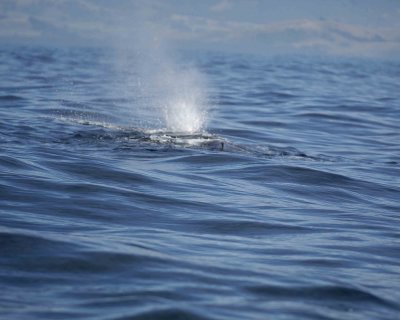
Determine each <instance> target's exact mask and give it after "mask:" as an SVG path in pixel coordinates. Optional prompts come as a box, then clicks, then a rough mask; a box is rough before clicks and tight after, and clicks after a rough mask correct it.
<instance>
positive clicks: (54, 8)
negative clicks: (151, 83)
mask: <svg viewBox="0 0 400 320" xmlns="http://www.w3.org/2000/svg"><path fill="white" fill-rule="evenodd" d="M143 41H153V42H159V43H163V44H164V45H165V44H167V45H176V46H178V47H184V48H185V47H188V48H195V49H205V50H210V49H211V50H232V51H238V52H256V53H266V54H271V53H272V54H274V53H297V52H298V53H306V52H311V53H331V54H338V55H361V56H378V57H379V56H381V57H387V56H390V57H397V56H399V57H400V0H202V1H194V0H193V1H191V0H143V1H140V0H136V1H134V0H131V1H128V0H113V1H108V0H1V1H0V45H1V46H6V45H7V44H9V43H14V42H17V43H24V44H35V43H40V44H53V45H86V44H87V45H99V44H100V45H121V44H129V43H131V44H134V43H143ZM118 43H119V44H118Z"/></svg>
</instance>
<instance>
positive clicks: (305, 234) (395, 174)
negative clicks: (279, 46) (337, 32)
mask: <svg viewBox="0 0 400 320" xmlns="http://www.w3.org/2000/svg"><path fill="white" fill-rule="evenodd" d="M136 58H137V59H139V58H138V57H137V56H135V54H132V55H124V57H120V58H118V55H117V54H114V53H110V52H108V51H107V50H95V49H77V48H76V49H65V48H64V49H54V48H40V47H13V48H6V49H5V48H3V49H1V51H0V288H1V293H0V318H1V319H115V320H117V319H118V320H127V319H132V320H133V319H230V320H231V319H399V317H400V302H399V301H400V170H399V168H400V124H399V120H400V64H399V63H398V62H393V61H392V62H390V61H380V60H373V59H357V58H328V57H302V56H297V57H257V56H251V55H234V54H215V53H214V54H212V53H204V54H190V53H185V54H182V55H179V56H177V57H176V59H175V62H174V63H175V65H174V67H173V68H172V71H171V68H161V67H160V68H159V67H153V68H150V69H147V70H149V72H148V73H146V72H142V71H141V72H139V71H138V70H139V69H140V68H139V66H140V65H142V64H141V63H140V61H139V62H138V61H136V60H135V59H136ZM167 66H168V65H167ZM142 69H143V68H142ZM144 69H146V68H144ZM192 70H195V71H192Z"/></svg>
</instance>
